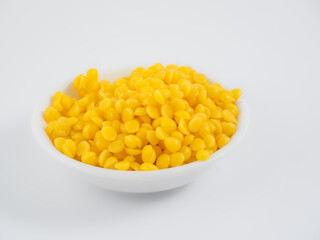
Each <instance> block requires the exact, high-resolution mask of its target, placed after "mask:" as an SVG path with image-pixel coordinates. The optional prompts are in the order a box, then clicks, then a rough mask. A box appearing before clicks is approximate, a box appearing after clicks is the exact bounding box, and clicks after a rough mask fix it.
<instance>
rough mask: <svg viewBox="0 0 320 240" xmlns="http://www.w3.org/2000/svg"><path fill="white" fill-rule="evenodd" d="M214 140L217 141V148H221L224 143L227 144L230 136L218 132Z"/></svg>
mask: <svg viewBox="0 0 320 240" xmlns="http://www.w3.org/2000/svg"><path fill="white" fill-rule="evenodd" d="M216 142H217V146H218V147H219V148H222V147H223V146H225V145H226V144H228V143H229V142H230V138H229V137H228V136H227V135H225V134H219V135H218V136H217V137H216Z"/></svg>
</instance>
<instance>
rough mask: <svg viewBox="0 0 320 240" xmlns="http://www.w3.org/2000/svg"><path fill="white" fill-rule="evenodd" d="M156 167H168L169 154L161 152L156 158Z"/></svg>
mask: <svg viewBox="0 0 320 240" xmlns="http://www.w3.org/2000/svg"><path fill="white" fill-rule="evenodd" d="M156 165H157V167H158V168H159V169H166V168H168V167H169V165H170V156H169V155H168V154H165V153H164V154H161V155H160V156H159V157H158V159H157V163H156Z"/></svg>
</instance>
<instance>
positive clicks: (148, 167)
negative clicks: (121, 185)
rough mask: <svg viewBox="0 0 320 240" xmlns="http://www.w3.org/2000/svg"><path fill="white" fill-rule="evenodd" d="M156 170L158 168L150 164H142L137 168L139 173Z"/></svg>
mask: <svg viewBox="0 0 320 240" xmlns="http://www.w3.org/2000/svg"><path fill="white" fill-rule="evenodd" d="M158 169H159V168H158V167H157V166H156V165H154V164H152V163H150V162H144V163H142V164H141V165H140V168H139V170H140V171H154V170H158Z"/></svg>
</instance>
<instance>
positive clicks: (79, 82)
mask: <svg viewBox="0 0 320 240" xmlns="http://www.w3.org/2000/svg"><path fill="white" fill-rule="evenodd" d="M85 86H86V76H84V75H83V74H80V75H79V76H77V77H76V78H75V79H74V80H73V87H74V88H75V89H77V90H80V89H84V88H85Z"/></svg>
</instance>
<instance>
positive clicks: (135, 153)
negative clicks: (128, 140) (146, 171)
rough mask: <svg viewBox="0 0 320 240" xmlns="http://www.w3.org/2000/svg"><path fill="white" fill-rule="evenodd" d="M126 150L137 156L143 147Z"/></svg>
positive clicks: (129, 153)
mask: <svg viewBox="0 0 320 240" xmlns="http://www.w3.org/2000/svg"><path fill="white" fill-rule="evenodd" d="M125 151H126V153H127V154H128V155H131V156H137V155H139V154H141V149H135V148H125Z"/></svg>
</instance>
